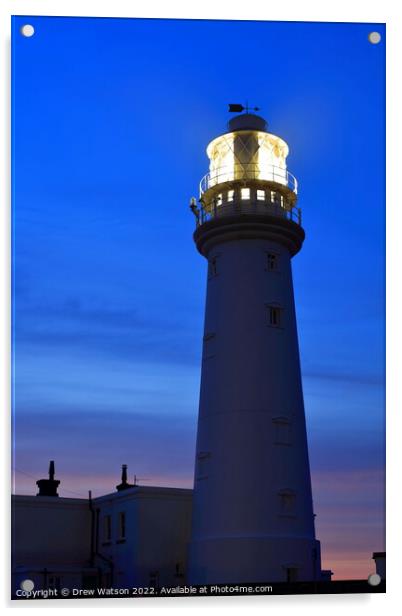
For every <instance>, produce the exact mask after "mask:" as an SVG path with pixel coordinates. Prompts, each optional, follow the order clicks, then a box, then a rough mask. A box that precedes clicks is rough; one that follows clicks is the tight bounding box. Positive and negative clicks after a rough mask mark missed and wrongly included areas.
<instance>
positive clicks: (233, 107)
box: [229, 101, 260, 113]
mask: <svg viewBox="0 0 402 616" xmlns="http://www.w3.org/2000/svg"><path fill="white" fill-rule="evenodd" d="M242 111H246V113H248V112H249V111H260V107H249V106H248V101H246V104H245V105H240V104H239V103H229V113H241V112H242Z"/></svg>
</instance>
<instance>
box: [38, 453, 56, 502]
mask: <svg viewBox="0 0 402 616" xmlns="http://www.w3.org/2000/svg"><path fill="white" fill-rule="evenodd" d="M54 472H55V470H54V460H50V464H49V479H38V481H37V482H36V485H37V486H38V488H39V492H38V493H37V495H36V496H58V494H57V488H58V487H59V485H60V481H59V480H58V479H55V478H54Z"/></svg>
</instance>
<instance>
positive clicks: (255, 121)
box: [228, 113, 268, 132]
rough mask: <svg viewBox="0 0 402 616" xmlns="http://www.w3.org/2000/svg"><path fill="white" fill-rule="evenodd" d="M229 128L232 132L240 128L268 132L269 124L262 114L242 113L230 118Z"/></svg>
mask: <svg viewBox="0 0 402 616" xmlns="http://www.w3.org/2000/svg"><path fill="white" fill-rule="evenodd" d="M228 129H229V131H230V132H235V131H238V130H258V131H263V132H267V130H268V125H267V122H266V120H264V118H262V117H261V116H258V115H255V114H254V113H242V114H240V115H237V116H235V117H234V118H231V120H229V122H228Z"/></svg>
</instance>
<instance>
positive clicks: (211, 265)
mask: <svg viewBox="0 0 402 616" xmlns="http://www.w3.org/2000/svg"><path fill="white" fill-rule="evenodd" d="M217 274H218V267H217V257H211V259H209V261H208V278H213V277H214V276H216V275H217Z"/></svg>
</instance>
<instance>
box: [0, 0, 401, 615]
mask: <svg viewBox="0 0 402 616" xmlns="http://www.w3.org/2000/svg"><path fill="white" fill-rule="evenodd" d="M401 13H402V10H401V3H397V2H395V1H394V0H382V1H381V2H379V1H376V2H374V1H372V0H355V1H354V2H351V1H350V0H337V2H336V3H335V2H331V3H329V2H321V1H317V0H303V2H301V1H300V0H280V2H276V3H272V2H268V1H259V0H256V1H255V2H254V3H253V4H251V3H247V2H244V3H235V2H234V0H220V1H219V4H218V2H217V1H216V0H215V1H214V0H203V2H202V3H199V4H198V3H197V4H195V3H190V2H188V1H179V0H169V1H168V2H167V1H166V0H165V2H163V1H162V0H159V1H156V0H147V2H144V3H140V2H136V1H135V0H131V1H130V0H113V2H112V1H110V2H107V1H104V0H92V1H90V0H35V1H33V0H31V1H29V0H14V1H10V0H3V2H2V4H1V7H0V16H1V19H0V28H1V30H0V36H1V44H2V47H1V49H2V51H3V53H2V54H0V57H1V64H0V67H1V68H0V70H1V86H2V87H1V90H0V92H1V95H0V105H1V113H0V117H1V122H2V124H3V127H2V128H3V130H2V131H1V134H2V135H5V136H6V137H7V138H6V140H5V141H4V142H3V147H2V148H1V150H0V187H1V192H2V197H3V198H2V200H1V203H2V206H3V207H1V208H0V212H1V214H0V215H1V221H0V229H1V233H2V237H1V239H0V254H1V258H0V289H1V291H2V295H1V297H3V298H5V300H3V302H1V317H2V318H1V319H0V323H1V341H2V343H3V344H2V345H1V350H2V351H1V353H0V368H1V375H2V379H3V380H2V387H1V389H0V391H2V392H3V405H2V411H3V417H4V421H5V425H4V426H3V439H4V440H3V448H2V450H3V455H2V465H3V470H4V475H5V476H6V477H7V478H8V477H9V467H10V463H9V460H10V458H9V456H10V443H9V441H10V439H9V422H7V409H8V408H9V394H8V391H9V372H10V365H9V364H10V361H9V342H8V341H9V330H10V322H9V317H10V312H9V300H8V298H9V266H10V258H9V254H10V240H9V225H10V216H9V202H10V182H9V173H10V165H9V140H10V104H9V87H10V77H9V74H10V73H9V60H10V51H9V49H10V15H12V14H19V15H49V16H50V15H65V16H98V17H169V18H192V19H262V20H272V21H273V20H280V21H337V22H345V21H348V22H373V23H379V22H380V23H384V22H386V23H387V73H388V86H387V160H388V172H387V283H388V284H387V345H388V348H387V362H388V369H387V466H388V473H387V475H388V478H387V490H388V499H387V502H388V509H387V588H388V590H387V594H386V595H371V596H369V595H328V596H324V595H319V596H294V597H267V598H265V597H239V598H227V599H214V598H205V599H202V600H197V599H168V600H159V599H152V600H146V599H145V600H140V599H136V600H135V602H134V603H132V602H131V601H127V602H126V601H123V600H117V601H115V600H104V601H100V600H94V601H93V600H85V601H84V600H76V601H74V603H73V604H72V602H68V601H58V602H57V603H55V602H49V601H48V602H46V601H40V602H39V603H37V602H29V603H24V604H22V603H21V602H14V603H13V604H11V603H10V602H9V601H8V594H9V575H10V574H9V569H10V566H9V554H8V553H7V551H5V554H4V558H3V559H2V562H1V565H2V570H1V578H0V579H1V588H2V590H3V592H2V599H3V603H5V604H6V606H8V607H9V608H10V607H11V609H17V610H20V609H21V610H23V609H38V608H39V609H43V608H45V609H46V608H51V609H53V608H55V607H56V608H67V609H69V610H72V609H74V610H75V611H76V610H78V611H81V610H85V611H88V610H93V609H96V610H99V609H103V608H109V609H114V608H115V607H119V608H122V609H136V610H138V609H141V610H142V609H145V610H146V611H147V612H148V611H149V610H151V611H153V610H157V609H159V608H160V609H163V610H164V611H168V612H170V611H172V610H175V611H176V610H183V609H184V610H190V609H191V610H195V611H201V610H203V611H205V610H210V609H211V608H212V609H213V610H215V609H219V611H222V610H223V611H225V610H228V611H229V610H230V611H231V612H232V613H240V611H244V610H253V611H254V610H255V611H258V612H260V611H261V612H267V610H270V609H271V610H274V609H278V607H279V608H280V609H281V611H282V612H283V613H284V614H286V613H290V612H291V611H292V613H293V614H294V613H295V612H297V613H298V614H307V613H309V614H310V613H311V612H316V613H318V612H320V613H321V612H322V611H323V610H325V612H326V613H332V612H334V613H335V612H339V610H340V609H341V610H342V609H343V608H348V607H349V608H352V609H353V611H354V612H356V613H360V612H361V613H363V612H364V614H365V615H370V614H374V613H376V612H377V611H378V610H381V609H384V608H383V604H384V602H387V606H386V607H387V609H388V608H390V607H391V604H392V606H393V605H395V606H396V605H397V604H398V602H399V603H400V596H399V593H398V583H399V577H400V574H399V569H398V568H399V566H400V563H399V561H400V556H401V554H402V545H401V533H400V528H401V520H402V515H401V514H402V511H401V496H400V495H401V490H400V488H399V487H398V485H399V481H400V474H401V472H400V471H399V468H400V465H401V456H400V455H399V456H398V451H399V452H400V451H401V449H402V447H401V443H400V440H401V437H402V420H401V416H402V406H401V404H400V405H399V408H398V405H397V383H398V376H399V375H400V376H399V380H400V381H401V380H402V374H401V370H402V366H401V363H402V362H401V361H399V366H398V355H400V353H398V351H399V348H400V347H402V340H401V325H400V323H401V319H402V310H400V306H401V299H400V298H401V297H402V288H401V282H400V281H401V280H402V274H401V270H402V254H401V253H402V250H401V245H402V242H401V241H400V238H399V237H398V234H400V232H401V231H400V230H401V229H402V225H401V224H400V223H401V218H402V216H401V208H402V199H401V196H400V194H399V192H400V189H399V185H398V180H399V177H400V176H401V173H402V165H401V156H400V153H399V152H400V143H401V142H402V135H401V121H400V116H401V114H402V97H401V89H400V88H398V81H399V82H400V63H401V61H400V60H399V66H398V58H399V59H400V58H402V43H401V41H402V25H401V24H402V15H401ZM197 44H199V45H202V41H198V42H197ZM398 75H399V76H398ZM350 205H351V207H353V204H350ZM398 240H399V241H398ZM369 249H370V247H369V246H368V247H367V250H369ZM398 278H399V280H398ZM398 368H399V373H398ZM399 398H400V397H399ZM3 485H5V490H4V492H3V497H4V498H3V502H4V508H3V511H2V513H3V514H4V515H3V524H2V529H3V533H4V535H3V542H2V545H3V546H7V545H9V542H10V538H9V513H8V512H9V508H8V502H9V488H10V484H9V481H8V479H7V481H6V482H4V483H3ZM3 552H4V550H3Z"/></svg>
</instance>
